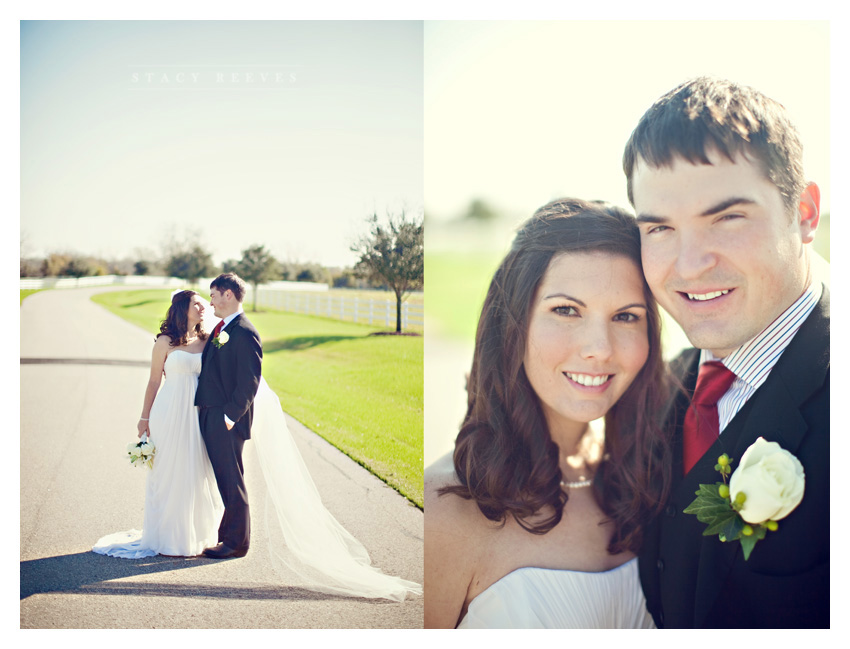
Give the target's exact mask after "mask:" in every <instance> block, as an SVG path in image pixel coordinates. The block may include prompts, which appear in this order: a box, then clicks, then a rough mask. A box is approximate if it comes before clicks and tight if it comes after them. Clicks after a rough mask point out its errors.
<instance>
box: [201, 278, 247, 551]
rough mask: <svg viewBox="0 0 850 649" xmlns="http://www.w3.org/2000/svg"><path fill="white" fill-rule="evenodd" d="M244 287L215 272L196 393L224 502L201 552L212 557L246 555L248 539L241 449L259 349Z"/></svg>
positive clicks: (207, 444)
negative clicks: (213, 534) (211, 318)
mask: <svg viewBox="0 0 850 649" xmlns="http://www.w3.org/2000/svg"><path fill="white" fill-rule="evenodd" d="M245 289H246V285H245V282H244V281H242V279H241V278H240V277H239V276H238V275H236V274H235V273H225V274H223V275H219V276H218V277H216V278H215V279H214V280H213V282H212V283H211V284H210V305H211V306H212V307H213V309H215V315H216V316H217V317H219V318H221V319H222V321H221V322H220V323H219V324H218V325H217V326H216V328H215V330H214V331H213V333H212V336H211V340H210V341H209V342H208V343H207V345H206V347H205V348H204V353H203V356H202V362H203V365H202V367H201V375H200V377H199V378H198V390H197V393H196V395H195V405H196V406H198V407H199V418H200V425H201V435H202V437H203V438H204V443H205V444H206V447H207V454H208V455H209V457H210V462H211V463H212V467H213V471H214V472H215V478H216V481H217V482H218V490H219V492H220V493H221V498H222V501H223V502H224V516H222V519H221V525H220V526H219V528H218V541H219V542H218V545H216V546H215V547H212V548H207V549H206V550H204V555H205V556H207V557H211V558H213V559H226V558H229V557H244V556H245V554H246V553H247V552H248V547H249V545H250V539H251V521H250V515H249V509H248V492H247V490H246V488H245V477H244V470H243V467H242V447H243V445H244V444H245V440H247V439H249V438H250V437H251V421H252V418H253V414H254V397H255V396H256V394H257V388H258V386H259V384H260V376H261V364H262V360H263V348H262V346H261V343H260V336H259V334H258V333H257V330H256V329H255V328H254V325H252V324H251V322H250V321H249V320H248V318H246V317H245V314H244V313H243V311H242V300H243V298H244V297H245Z"/></svg>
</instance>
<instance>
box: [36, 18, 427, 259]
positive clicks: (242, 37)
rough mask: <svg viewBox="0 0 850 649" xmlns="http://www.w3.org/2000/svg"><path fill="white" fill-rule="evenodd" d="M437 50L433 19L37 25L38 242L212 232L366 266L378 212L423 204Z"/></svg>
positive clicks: (79, 243)
mask: <svg viewBox="0 0 850 649" xmlns="http://www.w3.org/2000/svg"><path fill="white" fill-rule="evenodd" d="M422 57H423V45H422V23H421V22H417V21H410V22H389V21H388V22H379V21H374V22H299V21H289V22H281V21H258V22H252V21H220V22H181V21H162V22H157V21H92V22H80V21H65V22H44V21H35V22H33V21H30V22H24V23H22V26H21V208H20V209H21V231H22V238H23V241H24V246H23V250H24V253H25V254H26V255H28V256H41V255H44V254H47V253H50V252H62V251H71V252H78V253H85V254H93V255H98V256H103V257H106V258H107V259H118V258H122V257H124V256H133V255H134V253H135V251H137V250H139V249H141V250H145V249H146V250H150V251H153V252H155V253H159V251H160V244H161V243H162V241H163V240H164V239H165V237H166V236H168V234H169V233H170V232H173V233H174V234H176V235H177V236H178V237H181V238H182V237H185V236H188V235H190V234H191V233H192V232H194V231H197V230H201V231H202V234H201V241H202V243H203V244H204V245H205V247H206V248H207V249H209V250H210V251H211V252H212V253H213V259H214V261H216V262H218V263H220V262H222V261H224V260H225V259H229V258H236V259H238V258H239V257H240V256H241V250H242V249H244V248H246V247H248V246H250V245H254V244H265V245H266V247H267V248H268V249H270V250H271V251H272V253H273V254H275V255H276V256H278V257H279V258H284V259H291V260H299V261H315V262H319V263H321V264H324V265H339V266H346V265H351V264H353V263H354V262H355V261H356V257H355V256H354V254H353V253H351V252H350V251H349V249H348V248H349V245H350V243H351V241H352V240H353V239H354V238H355V237H356V235H357V234H358V233H360V232H361V231H362V230H363V229H364V227H363V225H364V222H365V219H366V217H367V216H368V215H369V214H371V213H372V212H373V211H377V212H378V214H379V215H383V214H385V213H386V210H387V209H392V210H398V209H401V208H406V209H407V210H409V211H413V212H417V211H418V212H421V210H422V206H423V152H422V148H423V136H422V131H423V95H422V92H423V91H422V88H423V82H422V74H423V72H422V71H423V62H422ZM263 74H265V75H266V77H265V80H264V79H263V77H262V75H263ZM249 75H250V76H249Z"/></svg>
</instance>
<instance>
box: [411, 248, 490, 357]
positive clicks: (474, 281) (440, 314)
mask: <svg viewBox="0 0 850 649" xmlns="http://www.w3.org/2000/svg"><path fill="white" fill-rule="evenodd" d="M503 257H504V253H501V252H490V253H487V252H464V253H452V252H442V253H435V254H427V253H426V254H425V285H426V286H427V287H428V295H429V297H428V326H429V332H431V331H432V329H430V327H431V326H433V327H434V329H433V333H435V334H439V335H443V336H448V337H451V338H458V339H462V340H465V341H469V342H473V341H474V340H475V330H476V328H477V327H478V318H479V316H480V315H481V307H482V306H483V305H484V297H485V296H486V295H487V289H488V288H489V287H490V280H492V279H493V274H494V273H495V272H496V268H498V266H499V263H500V262H501V261H502V258H503Z"/></svg>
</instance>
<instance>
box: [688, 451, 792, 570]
mask: <svg viewBox="0 0 850 649" xmlns="http://www.w3.org/2000/svg"><path fill="white" fill-rule="evenodd" d="M731 463H732V460H730V459H729V456H727V455H726V454H725V453H724V454H723V455H721V456H720V457H719V458H718V459H717V464H716V465H715V467H714V468H715V469H716V470H717V471H718V472H720V475H721V477H722V478H723V482H722V483H721V482H718V483H715V484H713V485H705V484H701V485H700V486H699V491H697V492H696V495H697V497H696V499H695V500H694V501H693V502H692V503H691V504H690V505H688V507H687V508H685V510H684V512H685V513H686V514H695V515H696V517H697V518H698V519H699V520H700V521H702V522H703V523H708V527H707V528H706V530H705V531H704V532H703V535H704V536H711V535H712V534H717V535H718V536H719V537H720V540H721V541H737V540H740V541H741V546H742V547H743V550H744V560H747V559H749V558H750V553H751V552H752V551H753V548H754V547H755V545H756V543H757V542H758V541H760V540H762V539H763V538H764V537H765V535H766V534H767V532H768V531H771V532H775V531H776V530H777V529H779V524H778V523H777V522H776V521H779V520H782V519H783V518H785V517H786V516H788V514H790V513H791V512H792V511H793V510H794V509H795V508H796V507H797V505H799V504H800V502H801V501H802V500H803V493H804V492H805V486H806V475H805V472H804V471H803V465H802V464H800V461H799V460H798V459H797V458H796V457H794V456H793V455H792V454H791V453H789V452H788V451H786V450H785V449H783V448H782V447H781V446H779V444H777V443H776V442H768V441H766V440H765V439H764V438H763V437H759V438H758V439H757V440H756V441H755V442H754V443H753V444H752V445H751V446H750V447H749V448H748V449H747V450H746V451H745V452H744V455H743V457H741V464H740V465H739V466H738V468H737V469H735V472H734V473H732V467H731ZM730 473H732V477H731V478H730V480H729V484H728V485H727V484H726V476H727V475H729V474H730Z"/></svg>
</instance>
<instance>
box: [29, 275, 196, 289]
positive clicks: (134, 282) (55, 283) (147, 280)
mask: <svg viewBox="0 0 850 649" xmlns="http://www.w3.org/2000/svg"><path fill="white" fill-rule="evenodd" d="M184 284H185V281H184V280H182V279H177V278H176V277H153V276H148V275H99V276H97V277H79V278H78V277H38V278H24V277H22V278H21V290H22V291H25V290H33V289H39V288H83V287H88V286H122V285H123V286H161V287H163V288H169V287H172V286H173V287H175V288H178V287H180V286H183V285H184Z"/></svg>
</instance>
